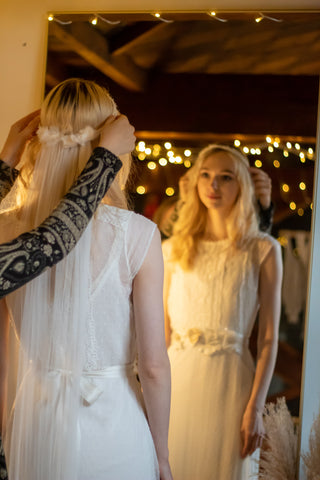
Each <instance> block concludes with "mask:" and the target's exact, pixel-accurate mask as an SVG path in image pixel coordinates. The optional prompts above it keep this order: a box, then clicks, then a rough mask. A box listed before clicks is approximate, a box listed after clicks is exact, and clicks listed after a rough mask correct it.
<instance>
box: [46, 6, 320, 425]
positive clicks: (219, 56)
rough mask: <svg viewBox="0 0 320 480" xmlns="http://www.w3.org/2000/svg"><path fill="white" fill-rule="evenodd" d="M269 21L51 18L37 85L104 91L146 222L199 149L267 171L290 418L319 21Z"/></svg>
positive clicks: (308, 209)
mask: <svg viewBox="0 0 320 480" xmlns="http://www.w3.org/2000/svg"><path fill="white" fill-rule="evenodd" d="M268 16H269V17H270V18H261V17H262V16H261V15H257V14H256V13H251V14H250V13H248V14H247V15H245V16H244V15H236V14H229V15H222V14H221V15H220V16H219V15H218V19H217V18H214V16H213V15H212V16H211V18H210V15H206V14H202V15H200V14H198V15H193V16H191V15H184V16H183V15H182V14H180V16H175V15H167V16H165V15H163V16H162V17H160V18H156V17H153V16H151V15H147V14H145V15H140V16H138V15H131V16H130V15H129V16H123V15H121V16H119V15H116V14H112V15H106V14H104V15H99V16H94V15H93V16H90V15H85V16H84V15H72V16H70V15H59V16H56V17H55V19H54V20H53V21H52V22H50V25H49V40H48V59H47V74H46V88H47V90H48V89H50V88H51V87H53V86H54V85H56V84H57V83H58V82H59V81H61V80H63V79H65V78H67V77H70V76H79V77H83V78H90V79H95V80H98V81H99V82H102V83H103V84H104V85H106V86H107V87H108V88H109V89H110V92H111V94H112V95H113V96H114V97H115V98H116V99H117V103H118V106H119V109H120V111H123V112H125V113H126V114H127V115H128V116H129V118H130V120H131V121H132V123H133V124H134V125H135V127H136V130H137V136H138V139H139V141H140V143H139V144H138V145H137V151H136V160H135V163H136V175H135V178H134V180H133V183H132V184H131V191H132V198H133V200H134V205H135V209H136V210H137V211H139V212H142V213H144V214H145V215H146V216H148V217H150V218H152V217H153V215H154V213H155V211H156V210H157V208H158V207H159V205H160V204H161V203H162V202H163V201H164V200H165V199H167V200H166V202H167V203H171V202H172V204H173V203H174V201H175V200H176V199H177V198H178V196H179V178H181V176H182V175H183V174H184V173H185V172H186V171H187V170H188V169H189V168H190V166H191V165H192V164H193V163H194V161H195V158H196V156H197V153H198V152H199V150H200V149H201V148H202V147H204V146H206V145H207V144H208V143H212V142H214V143H224V144H228V145H231V146H234V147H235V148H237V149H238V150H239V151H242V152H244V153H245V154H247V155H248V158H249V161H250V164H251V165H252V166H256V167H257V168H261V169H263V170H264V171H265V172H266V173H267V174H268V175H269V176H270V178H271V181H272V202H273V205H274V216H273V225H272V234H273V235H274V236H275V237H276V238H278V239H279V240H280V242H281V245H282V251H283V260H284V281H283V294H282V315H281V323H280V345H279V354H278V360H277V365H276V370H275V375H274V378H273V382H272V385H271V388H270V392H269V398H270V399H274V398H276V397H277V396H278V395H283V394H284V395H285V396H286V398H287V401H288V405H289V408H290V410H291V412H292V413H293V414H294V415H296V416H297V415H298V409H299V392H300V376H301V359H302V344H303V329H304V310H305V300H306V293H307V292H306V280H305V279H306V275H307V269H308V260H309V232H310V225H311V214H312V188H313V187H312V186H313V167H314V146H315V131H316V105H317V77H316V75H315V73H317V72H318V71H319V68H320V65H319V63H320V62H319V58H318V55H317V48H316V44H317V42H316V40H317V39H318V36H319V28H318V27H319V18H318V16H317V15H313V16H312V15H306V14H305V15H297V14H291V15H290V14H281V15H280V14H277V15H276V14H274V15H272V14H270V15H268ZM215 17H217V15H215ZM55 20H56V21H55ZM68 22H72V23H68ZM170 197H171V198H170ZM172 197H173V198H172ZM171 208H172V207H171ZM254 343H255V342H254V341H253V342H252V349H253V351H255V346H254ZM293 365H294V368H293Z"/></svg>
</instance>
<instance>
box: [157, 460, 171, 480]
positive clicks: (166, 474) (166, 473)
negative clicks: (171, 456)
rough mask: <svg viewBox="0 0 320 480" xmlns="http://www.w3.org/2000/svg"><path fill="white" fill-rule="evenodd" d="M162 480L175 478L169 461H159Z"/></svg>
mask: <svg viewBox="0 0 320 480" xmlns="http://www.w3.org/2000/svg"><path fill="white" fill-rule="evenodd" d="M159 469H160V480H173V478H172V473H171V468H170V465H169V461H168V460H165V461H164V462H159Z"/></svg>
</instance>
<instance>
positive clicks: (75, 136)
mask: <svg viewBox="0 0 320 480" xmlns="http://www.w3.org/2000/svg"><path fill="white" fill-rule="evenodd" d="M99 133H100V130H96V129H95V128H92V127H90V126H89V125H87V126H86V127H84V128H82V129H81V130H79V132H77V133H68V134H65V133H63V132H61V131H60V130H59V128H58V127H54V126H50V127H39V129H38V132H37V134H38V137H39V140H40V143H42V144H46V145H50V146H53V145H57V144H58V143H59V142H62V145H63V148H72V147H75V146H77V145H85V144H86V143H87V142H90V141H91V140H94V139H95V138H97V137H98V135H99Z"/></svg>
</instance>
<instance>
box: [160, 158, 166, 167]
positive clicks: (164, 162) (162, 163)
mask: <svg viewBox="0 0 320 480" xmlns="http://www.w3.org/2000/svg"><path fill="white" fill-rule="evenodd" d="M167 163H168V160H167V159H166V158H160V160H159V165H161V167H165V166H166V165H167Z"/></svg>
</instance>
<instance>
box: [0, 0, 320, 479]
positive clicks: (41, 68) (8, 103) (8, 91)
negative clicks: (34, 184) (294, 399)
mask: <svg viewBox="0 0 320 480" xmlns="http://www.w3.org/2000/svg"><path fill="white" fill-rule="evenodd" d="M174 5H175V9H174V10H172V1H171V2H170V1H168V0H160V2H159V4H158V5H157V8H158V9H159V10H160V11H161V12H162V13H165V12H174V13H177V14H178V13H180V14H188V13H195V10H194V2H193V0H175V1H174ZM135 7H137V9H136V10H134V8H135ZM201 7H202V8H201ZM214 8H215V9H216V10H217V11H219V12H221V11H225V12H228V13H232V12H235V13H236V12H238V13H249V12H252V11H254V12H255V13H256V12H257V11H258V12H259V11H261V10H262V11H263V12H266V13H267V12H268V11H269V12H271V11H272V12H273V13H274V12H286V13H301V14H303V13H318V14H319V13H320V10H319V3H318V0H306V1H305V2H304V5H303V8H301V1H299V0H291V1H290V0H280V1H279V0H268V1H265V0H264V1H261V0H258V2H256V1H254V2H253V1H252V0H242V2H241V9H239V2H238V1H237V0H217V1H215V5H214ZM209 10H210V6H209V7H208V3H206V2H204V1H202V0H201V1H200V2H199V4H198V5H197V11H198V12H206V11H209ZM96 12H101V13H102V12H106V10H105V2H104V0H65V1H63V0H45V1H43V0H33V1H32V2H31V3H30V2H24V0H16V1H15V2H10V3H9V2H6V1H4V2H1V4H0V42H1V44H2V45H6V46H7V48H6V49H2V50H1V52H0V61H1V65H2V66H3V68H2V72H1V79H0V87H1V88H0V105H1V108H2V116H1V118H0V142H2V143H3V142H4V140H5V138H6V135H7V132H8V125H10V124H12V123H13V122H14V121H15V120H16V119H17V118H20V117H21V116H22V115H25V114H26V113H28V112H29V111H32V110H34V109H36V108H38V105H39V104H40V102H41V100H42V98H43V93H44V85H45V82H44V79H45V70H46V49H47V29H48V26H47V24H48V21H47V17H48V14H49V13H56V14H58V13H70V14H76V13H96ZM108 12H109V13H119V14H120V15H121V14H122V13H123V14H127V13H139V14H141V13H143V12H149V13H150V15H152V14H153V13H154V12H155V9H154V3H153V2H152V1H151V0H142V1H140V2H138V1H137V0H133V1H132V0H110V1H109V2H108ZM12 99H14V101H12ZM319 108H320V107H318V115H317V123H318V129H317V149H316V162H315V163H316V165H315V177H314V202H313V205H314V210H313V220H312V230H311V232H312V235H311V237H312V243H311V258H310V266H309V283H308V299H307V309H306V327H305V343H304V355H303V359H304V360H303V378H302V388H301V406H300V448H301V451H302V452H303V451H307V450H308V441H309V435H310V429H311V426H312V423H313V420H314V417H315V416H316V415H317V414H318V413H319V403H320V375H319V374H318V371H317V361H319V348H318V342H317V339H320V321H318V316H319V312H320V295H319V293H318V286H319V285H320V268H319V266H320V234H319V233H320V175H319V155H320V152H319V145H320V127H319V118H320V117H319ZM317 232H319V233H318V235H317ZM299 479H300V480H304V479H306V476H305V472H303V469H302V462H301V461H300V465H299Z"/></svg>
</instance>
